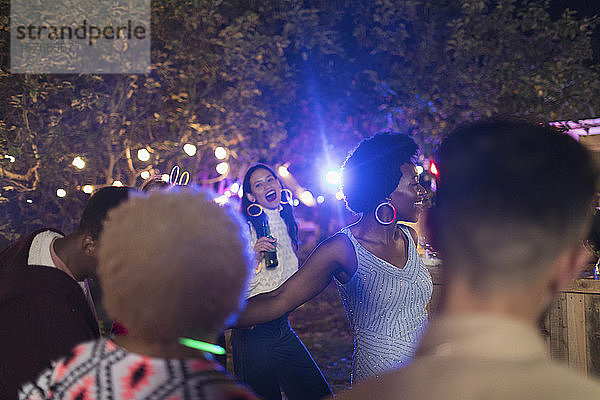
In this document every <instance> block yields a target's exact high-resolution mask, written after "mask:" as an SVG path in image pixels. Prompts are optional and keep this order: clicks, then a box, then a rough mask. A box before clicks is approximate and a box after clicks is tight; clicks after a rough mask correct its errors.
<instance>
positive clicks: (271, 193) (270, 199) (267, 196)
mask: <svg viewBox="0 0 600 400" xmlns="http://www.w3.org/2000/svg"><path fill="white" fill-rule="evenodd" d="M265 199H267V201H268V202H269V203H271V202H273V201H275V200H276V199H277V192H276V191H275V190H270V191H268V192H267V193H266V194H265Z"/></svg>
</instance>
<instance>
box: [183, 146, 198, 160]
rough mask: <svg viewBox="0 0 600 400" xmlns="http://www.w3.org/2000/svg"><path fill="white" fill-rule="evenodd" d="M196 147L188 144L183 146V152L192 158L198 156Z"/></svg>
mask: <svg viewBox="0 0 600 400" xmlns="http://www.w3.org/2000/svg"><path fill="white" fill-rule="evenodd" d="M196 150H197V149H196V146H194V145H193V144H191V143H186V144H185V145H184V146H183V151H184V152H185V154H187V155H188V156H190V157H192V156H194V155H196Z"/></svg>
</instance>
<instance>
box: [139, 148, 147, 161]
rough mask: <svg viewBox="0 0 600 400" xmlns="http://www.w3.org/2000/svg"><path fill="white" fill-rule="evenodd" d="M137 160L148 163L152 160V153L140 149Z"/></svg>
mask: <svg viewBox="0 0 600 400" xmlns="http://www.w3.org/2000/svg"><path fill="white" fill-rule="evenodd" d="M137 158H138V160H140V161H148V160H149V159H150V152H148V150H146V149H139V150H138V152H137Z"/></svg>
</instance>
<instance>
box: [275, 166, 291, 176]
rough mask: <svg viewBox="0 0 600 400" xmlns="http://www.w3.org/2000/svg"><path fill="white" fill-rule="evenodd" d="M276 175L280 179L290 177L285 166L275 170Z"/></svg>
mask: <svg viewBox="0 0 600 400" xmlns="http://www.w3.org/2000/svg"><path fill="white" fill-rule="evenodd" d="M277 173H278V174H279V176H281V177H282V178H287V177H288V176H290V171H289V170H288V169H287V167H286V166H285V165H281V166H279V168H277Z"/></svg>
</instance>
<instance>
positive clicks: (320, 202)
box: [317, 195, 325, 204]
mask: <svg viewBox="0 0 600 400" xmlns="http://www.w3.org/2000/svg"><path fill="white" fill-rule="evenodd" d="M324 201H325V197H323V196H321V195H319V196H317V203H319V204H323V202H324Z"/></svg>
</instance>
